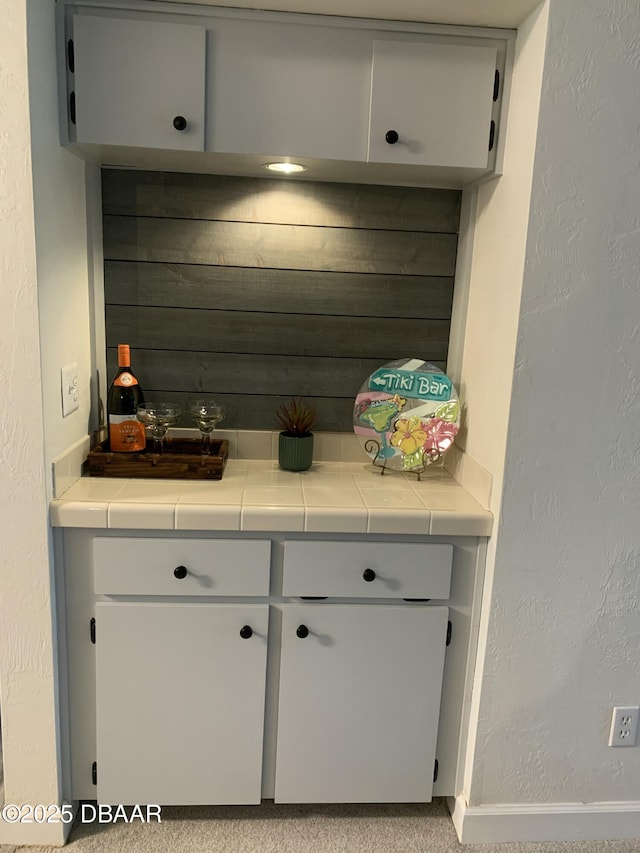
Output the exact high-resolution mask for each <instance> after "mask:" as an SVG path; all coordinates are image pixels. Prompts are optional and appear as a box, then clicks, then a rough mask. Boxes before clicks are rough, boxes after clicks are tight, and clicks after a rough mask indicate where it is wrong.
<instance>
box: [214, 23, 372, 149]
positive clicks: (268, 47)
mask: <svg viewBox="0 0 640 853" xmlns="http://www.w3.org/2000/svg"><path fill="white" fill-rule="evenodd" d="M211 45H212V47H211V58H210V65H209V67H210V77H209V79H210V86H209V91H208V95H207V98H208V114H209V116H210V120H209V127H208V131H207V137H208V144H207V149H208V150H211V151H216V152H224V153H234V154H255V155H260V156H264V157H276V158H279V157H321V158H326V159H337V160H360V161H364V160H365V158H366V152H367V130H368V110H369V98H368V94H369V81H370V75H371V66H370V63H371V47H370V39H369V37H368V36H367V35H366V34H365V33H363V32H361V31H358V30H354V29H341V28H340V27H337V26H318V25H316V26H313V25H311V26H310V25H305V24H290V23H289V24H288V23H270V22H267V21H251V20H222V19H220V20H218V21H216V22H215V25H213V26H212V34H211Z"/></svg>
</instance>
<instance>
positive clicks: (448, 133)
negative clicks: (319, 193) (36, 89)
mask: <svg viewBox="0 0 640 853" xmlns="http://www.w3.org/2000/svg"><path fill="white" fill-rule="evenodd" d="M63 8H66V16H65V18H64V22H65V27H66V30H65V32H66V42H65V47H66V50H65V57H64V65H63V61H62V57H61V60H60V68H61V71H62V70H63V69H64V70H63V73H62V81H61V82H62V86H63V100H64V104H65V105H66V114H65V110H63V112H62V122H63V133H62V136H63V144H70V145H71V146H73V147H74V148H75V150H76V151H77V152H78V153H80V154H81V156H88V157H89V159H92V160H93V161H94V162H100V163H102V164H106V163H113V162H114V161H113V157H114V156H115V157H116V162H117V163H118V164H120V165H125V166H126V165H130V166H133V167H139V168H143V169H144V168H153V169H168V170H172V169H177V170H179V171H193V172H198V171H199V170H202V171H205V172H211V171H212V172H217V173H221V174H223V173H225V172H227V173H229V174H247V175H263V174H264V165H265V163H267V162H269V160H270V159H272V158H273V159H286V158H295V159H299V160H300V161H301V162H302V164H303V165H304V166H307V167H308V168H309V169H310V170H312V172H311V171H310V173H309V177H312V176H313V177H314V178H316V179H319V180H323V179H329V180H341V181H344V180H348V181H354V182H364V183H376V182H379V183H392V182H393V181H394V180H395V179H398V180H399V181H400V182H401V183H411V182H413V181H414V179H415V182H416V183H417V184H418V185H423V184H424V182H425V181H427V182H431V180H432V179H435V180H436V182H437V181H438V180H440V181H445V183H446V185H447V186H456V185H458V184H460V183H464V182H466V181H469V180H473V179H474V178H477V177H479V176H481V175H483V174H485V173H487V172H489V171H491V170H494V169H496V167H497V168H498V169H499V167H500V161H499V158H497V157H496V145H497V138H498V125H499V121H500V113H501V98H502V91H503V89H504V86H503V85H502V84H503V78H504V73H505V65H506V64H507V62H506V57H507V52H508V51H507V46H508V39H507V37H501V36H500V34H495V33H492V32H487V31H479V32H478V35H477V36H476V35H475V34H474V35H473V36H472V35H470V33H469V30H468V28H467V30H466V31H465V33H464V34H461V35H459V36H458V35H456V34H455V33H446V34H444V33H432V32H427V31H424V28H422V30H420V28H419V27H417V25H413V24H406V26H405V25H402V26H400V25H399V24H398V23H397V22H396V23H394V22H389V23H386V24H385V23H383V22H373V21H363V22H361V23H357V24H356V23H354V22H353V21H352V20H350V19H347V20H343V19H340V18H335V17H325V16H322V15H291V14H287V13H278V12H271V13H267V12H258V11H248V10H229V9H221V8H216V9H215V10H214V9H211V10H208V9H205V7H202V12H201V13H200V12H194V11H192V12H190V14H188V15H187V14H171V13H168V12H167V13H165V12H159V11H157V10H154V12H153V13H148V14H145V12H143V11H135V12H133V11H132V12H129V13H127V12H123V11H122V10H119V9H116V8H113V9H109V8H105V9H100V10H98V9H97V8H92V7H82V6H75V5H72V4H66V3H64V5H63ZM497 72H499V74H500V78H499V80H500V85H499V86H496V87H495V91H494V82H495V81H496V80H497V79H498V78H497V77H496V73H497ZM490 138H491V139H493V141H494V143H496V144H494V146H493V150H491V147H490ZM114 147H117V148H118V151H117V153H116V154H115V155H114V151H113V149H114ZM197 152H200V153H205V154H206V157H200V158H198V156H197Z"/></svg>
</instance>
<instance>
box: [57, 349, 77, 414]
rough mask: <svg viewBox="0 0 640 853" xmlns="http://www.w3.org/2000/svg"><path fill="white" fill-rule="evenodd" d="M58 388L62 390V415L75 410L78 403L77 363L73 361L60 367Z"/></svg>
mask: <svg viewBox="0 0 640 853" xmlns="http://www.w3.org/2000/svg"><path fill="white" fill-rule="evenodd" d="M60 390H61V392H62V417H63V418H66V417H67V415H70V414H71V412H75V411H76V409H77V408H78V407H79V405H80V390H79V388H78V365H77V363H76V362H75V361H74V362H72V363H71V364H65V366H64V367H61V368H60Z"/></svg>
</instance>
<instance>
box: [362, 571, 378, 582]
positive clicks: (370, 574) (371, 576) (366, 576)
mask: <svg viewBox="0 0 640 853" xmlns="http://www.w3.org/2000/svg"><path fill="white" fill-rule="evenodd" d="M362 578H363V580H365V581H366V582H367V583H371V581H374V580H375V579H376V573H375V572H374V571H373V569H365V570H364V572H363V573H362Z"/></svg>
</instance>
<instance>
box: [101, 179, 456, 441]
mask: <svg viewBox="0 0 640 853" xmlns="http://www.w3.org/2000/svg"><path fill="white" fill-rule="evenodd" d="M102 174H103V211H104V256H105V310H106V318H105V319H106V340H107V365H108V370H109V374H110V375H112V374H113V373H114V371H115V369H116V347H117V345H118V343H129V344H130V345H131V349H132V360H133V364H134V368H135V371H136V373H137V375H138V376H139V378H140V383H141V385H142V387H143V389H144V391H145V395H146V397H147V399H151V398H159V399H176V400H179V401H181V402H182V403H185V402H186V401H187V400H189V399H194V398H196V397H198V396H204V395H213V396H214V397H215V398H216V399H220V400H221V401H222V402H223V403H224V405H225V407H226V410H227V416H226V418H225V421H224V423H221V424H220V426H221V428H227V429H276V428H277V425H276V420H275V411H276V409H277V408H278V405H279V404H280V402H281V401H283V400H286V399H288V398H289V397H291V396H294V395H300V396H303V397H305V398H306V399H308V400H309V401H310V402H314V403H315V404H316V405H317V407H318V410H319V413H320V421H319V424H318V429H319V430H338V431H344V432H350V431H351V429H352V408H353V400H354V397H355V395H356V394H357V392H358V390H359V388H360V386H361V385H362V383H363V382H364V381H365V379H366V378H367V377H368V376H369V374H370V373H372V372H373V370H375V369H376V368H377V367H379V366H381V365H382V364H384V363H385V362H388V361H392V360H393V359H396V358H402V357H403V356H407V357H411V358H424V359H426V360H429V361H432V362H433V363H434V364H436V365H438V366H440V367H441V368H442V369H444V368H445V364H446V358H447V348H448V341H449V324H450V319H451V302H452V296H453V274H454V266H455V255H456V244H457V233H458V227H459V219H460V192H459V191H457V190H442V189H416V188H408V187H386V186H370V185H366V186H363V185H355V184H329V183H313V182H307V181H304V182H303V181H295V180H273V179H270V178H263V179H257V178H241V177H228V176H216V175H192V174H178V173H164V172H138V171H128V170H127V171H124V170H123V171H119V170H105V171H103V173H102Z"/></svg>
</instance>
